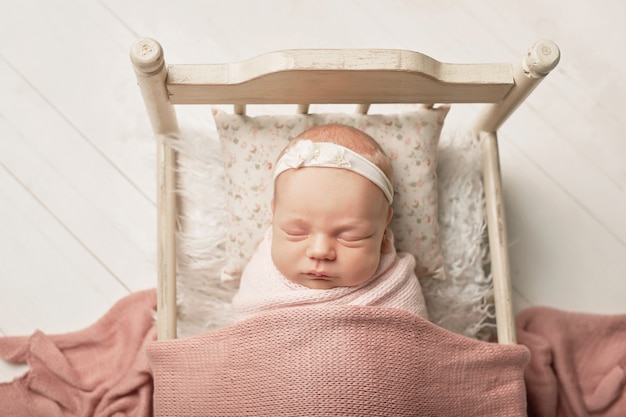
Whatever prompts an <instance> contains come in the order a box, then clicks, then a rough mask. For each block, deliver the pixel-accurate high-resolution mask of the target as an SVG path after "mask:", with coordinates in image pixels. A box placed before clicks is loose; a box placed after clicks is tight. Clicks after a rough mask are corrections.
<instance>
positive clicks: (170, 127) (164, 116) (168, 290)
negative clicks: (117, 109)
mask: <svg viewBox="0 0 626 417" xmlns="http://www.w3.org/2000/svg"><path fill="white" fill-rule="evenodd" d="M130 57H131V61H132V63H133V68H134V70H135V75H136V76H137V83H138V85H139V89H140V90H141V95H142V96H143V99H144V104H145V106H146V109H147V111H148V115H149V117H150V123H151V124H152V130H153V131H154V133H155V134H157V135H168V134H173V133H176V132H177V131H178V121H177V119H176V112H175V110H174V106H172V104H171V103H170V101H169V94H168V92H167V86H166V79H167V69H166V67H165V60H164V57H163V49H162V48H161V45H159V43H158V42H157V41H155V40H153V39H149V38H143V39H139V40H137V41H136V42H135V43H134V44H133V45H132V47H131V51H130ZM175 168H176V153H175V151H174V150H173V149H172V148H171V147H170V146H169V145H167V144H166V143H165V142H164V141H163V140H162V138H159V140H158V143H157V205H158V208H157V222H158V224H157V234H158V237H157V242H158V243H157V245H158V246H157V258H158V283H157V316H158V317H157V332H158V338H159V339H174V338H176V216H177V210H176V194H175V189H176V176H175Z"/></svg>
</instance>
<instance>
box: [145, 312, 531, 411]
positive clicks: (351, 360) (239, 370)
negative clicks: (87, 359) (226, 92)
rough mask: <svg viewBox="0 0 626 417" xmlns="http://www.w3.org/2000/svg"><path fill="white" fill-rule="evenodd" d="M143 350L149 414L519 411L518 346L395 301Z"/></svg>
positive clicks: (296, 316)
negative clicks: (469, 333) (150, 377)
mask: <svg viewBox="0 0 626 417" xmlns="http://www.w3.org/2000/svg"><path fill="white" fill-rule="evenodd" d="M148 356H149V360H150V364H151V367H152V369H153V372H154V384H155V403H154V406H155V409H154V413H155V416H167V417H176V416H185V417H193V416H233V417H234V416H237V417H241V416H274V417H280V416H300V417H306V416H335V415H341V416H395V417H402V416H446V417H452V416H463V417H466V416H481V417H486V416H497V417H506V416H525V415H526V395H525V389H524V381H523V368H524V365H525V364H526V362H527V360H528V351H527V349H526V348H525V347H523V346H519V345H510V346H503V345H497V344H490V343H485V342H479V341H476V340H473V339H468V338H465V337H462V336H458V335H455V334H453V333H450V332H448V331H446V330H444V329H442V328H440V327H437V326H435V325H433V324H432V323H430V322H428V321H426V320H424V319H422V318H421V317H418V316H415V315H414V314H411V313H408V312H405V311H402V310H398V309H390V308H384V307H361V306H327V307H325V308H318V307H300V308H293V309H279V310H275V311H271V312H268V313H266V314H263V315H259V316H257V317H255V318H252V319H249V320H245V321H242V322H239V323H237V324H235V325H233V326H230V327H228V328H224V329H221V330H217V331H214V332H210V333H207V334H204V335H199V336H194V337H191V338H187V339H178V340H170V341H159V342H155V343H152V344H150V345H149V346H148Z"/></svg>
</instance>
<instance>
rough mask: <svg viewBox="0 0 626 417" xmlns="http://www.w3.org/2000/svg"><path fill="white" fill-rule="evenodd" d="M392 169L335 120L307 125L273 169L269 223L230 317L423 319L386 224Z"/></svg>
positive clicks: (409, 268)
mask: <svg viewBox="0 0 626 417" xmlns="http://www.w3.org/2000/svg"><path fill="white" fill-rule="evenodd" d="M392 181H393V170H392V166H391V161H390V159H389V158H388V157H387V155H385V153H384V151H383V150H382V148H381V147H380V145H379V144H378V143H377V142H376V141H375V140H374V139H373V138H372V137H370V136H369V135H367V134H366V133H364V132H362V131H360V130H358V129H355V128H352V127H348V126H344V125H337V124H333V125H322V126H317V127H313V128H311V129H309V130H307V131H305V132H303V133H302V134H300V135H299V136H298V137H297V138H295V139H294V140H293V141H291V142H290V143H289V145H287V147H286V148H285V149H284V150H283V151H282V153H281V155H280V157H279V159H278V161H277V163H276V166H275V168H274V197H273V200H272V203H271V204H272V224H271V227H270V228H269V229H268V230H267V232H266V234H265V237H264V239H263V241H262V242H261V244H260V245H259V247H258V249H257V251H256V253H255V254H254V255H253V257H252V259H251V260H250V262H249V263H248V264H247V265H246V268H245V269H244V271H243V274H242V277H241V282H240V287H239V291H238V293H237V294H236V295H235V297H234V298H233V307H234V310H235V314H236V318H237V320H243V319H246V318H249V317H253V316H256V315H258V314H260V313H263V312H265V311H270V310H273V309H277V308H290V307H298V306H308V305H319V306H324V305H337V304H343V305H359V306H379V307H380V306H384V307H392V308H400V309H403V310H406V311H409V312H411V313H413V314H416V315H418V316H421V317H424V318H427V313H426V306H425V303H424V298H423V295H422V291H421V288H420V285H419V281H418V280H417V277H416V275H415V272H414V269H415V258H414V257H413V256H412V255H410V254H408V253H396V251H395V248H394V242H393V235H392V233H391V230H390V229H389V228H388V225H389V221H390V220H391V217H392V215H393V209H392V208H391V203H392V202H393V193H394V191H393V185H392Z"/></svg>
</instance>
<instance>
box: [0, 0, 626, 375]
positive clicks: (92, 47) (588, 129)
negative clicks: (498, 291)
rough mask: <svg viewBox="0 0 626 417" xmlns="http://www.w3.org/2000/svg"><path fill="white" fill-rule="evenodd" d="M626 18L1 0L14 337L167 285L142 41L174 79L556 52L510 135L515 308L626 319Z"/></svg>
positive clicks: (332, 2)
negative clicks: (152, 44) (325, 58)
mask: <svg viewBox="0 0 626 417" xmlns="http://www.w3.org/2000/svg"><path fill="white" fill-rule="evenodd" d="M625 15H626V3H624V2H622V1H620V0H604V1H601V2H599V1H598V2H596V1H591V0H555V1H550V2H546V1H544V0H527V1H524V2H519V1H514V0H505V1H503V0H481V1H474V2H461V1H454V0H438V1H432V0H406V1H399V0H387V1H374V0H338V1H336V0H318V1H298V0H291V1H288V0H268V1H252V0H249V1H244V0H231V1H222V0H196V1H192V0H182V1H172V0H170V1H164V0H156V1H155V0H135V1H126V0H99V1H98V0H54V1H48V0H24V1H19V2H18V1H11V0H0V92H1V93H0V334H4V335H22V334H30V333H31V332H32V331H33V330H35V329H42V330H43V331H46V332H50V333H58V332H66V331H73V330H78V329H80V328H82V327H85V326H87V325H89V324H91V323H93V322H94V321H95V320H96V319H97V318H99V317H100V316H101V315H102V314H103V313H104V312H105V311H106V310H107V309H108V308H109V307H111V306H112V305H113V303H114V302H115V301H117V300H118V299H119V298H121V297H123V296H124V295H126V294H128V293H130V292H131V291H137V290H140V289H144V288H149V287H153V286H155V266H154V259H155V243H154V242H155V228H154V226H155V217H156V216H155V203H154V200H155V198H154V195H155V179H154V168H153V160H154V144H153V142H152V140H151V137H150V130H149V125H148V121H147V118H145V116H144V114H143V113H142V102H141V99H140V96H139V92H138V90H137V88H136V84H135V80H134V74H133V72H132V68H131V66H130V62H129V59H128V51H129V47H130V45H131V42H132V41H133V40H134V39H136V38H137V37H139V36H150V37H153V38H155V39H158V40H159V41H160V42H161V43H162V44H163V46H164V49H165V53H166V59H167V60H168V62H171V63H174V62H197V63H203V62H204V63H208V62H215V63H217V62H226V61H232V60H243V59H246V58H249V57H251V56H254V55H256V54H259V53H263V52H267V51H270V50H275V49H285V48H297V47H328V48H341V47H363V48H369V47H380V48H406V49H412V50H417V51H421V52H423V53H426V54H428V55H430V56H432V57H433V58H436V59H439V60H441V61H448V62H491V61H497V62H518V60H519V59H521V56H522V55H523V54H524V53H525V51H526V49H527V47H528V46H530V45H531V44H532V43H533V42H534V41H535V40H538V39H540V38H550V39H552V40H554V41H555V42H557V43H558V44H559V46H560V47H561V52H562V60H561V64H560V65H559V67H558V69H557V70H556V71H555V72H554V73H553V74H551V75H550V77H548V79H547V80H546V81H545V82H544V83H543V84H542V85H541V86H540V87H539V88H538V90H537V91H536V92H535V93H534V94H533V95H532V96H531V98H529V99H528V101H527V102H526V104H525V105H524V106H523V108H521V109H520V110H518V112H517V113H516V114H515V115H514V116H513V117H512V118H511V119H510V120H509V121H508V122H507V124H506V125H505V126H504V128H503V129H502V130H501V134H500V138H501V159H502V166H503V171H504V174H503V175H504V183H505V190H506V195H505V198H506V209H507V215H508V223H509V227H510V229H509V238H510V246H511V258H512V259H511V269H512V274H513V279H514V289H515V300H514V301H515V308H516V310H517V311H519V310H521V309H523V308H525V307H528V306H531V305H548V306H553V307H557V308H562V309H569V310H577V311H587V312H598V313H618V312H622V313H623V312H626V304H625V301H624V300H625V299H626V117H625V116H624V113H623V106H624V100H626V69H625V68H626V59H625V58H623V57H622V56H621V51H622V50H623V39H624V38H625V37H626V28H625V27H624V25H623V24H622V23H623V22H622V20H623V16H625ZM472 112H473V109H466V108H461V107H459V108H455V109H453V111H452V113H451V115H450V116H449V122H450V123H453V122H458V123H461V122H462V120H463V119H464V117H467V116H468V115H470V114H472ZM199 116H207V118H208V117H209V113H208V111H206V109H204V108H203V109H197V108H196V109H193V110H190V111H184V112H183V113H182V118H184V117H190V118H194V120H196V121H197V120H198V117H199ZM208 120H209V119H207V121H206V122H203V123H207V124H209V123H210V121H208ZM15 373H16V369H14V368H11V367H7V366H6V365H2V366H1V367H0V377H1V378H3V379H7V378H9V377H10V376H11V375H13V374H15Z"/></svg>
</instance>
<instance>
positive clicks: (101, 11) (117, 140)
mask: <svg viewBox="0 0 626 417" xmlns="http://www.w3.org/2000/svg"><path fill="white" fill-rule="evenodd" d="M69 16H71V18H69ZM17 22H19V24H18V23H17ZM0 38H1V39H2V40H3V41H2V57H3V58H4V60H5V61H6V62H7V64H8V65H10V66H11V67H12V68H14V69H15V70H16V71H18V72H19V73H20V75H21V76H22V77H23V78H24V79H26V80H28V83H29V84H30V85H31V86H32V88H33V89H35V90H36V91H38V92H39V94H40V95H41V96H42V97H43V98H44V99H45V100H46V101H48V102H49V103H51V105H52V106H54V107H55V108H56V109H57V111H58V113H59V115H60V116H61V117H63V118H65V119H66V120H68V122H69V123H70V124H71V125H72V126H73V127H74V129H75V130H76V131H77V132H79V133H80V134H81V135H82V136H83V137H84V140H86V141H88V142H89V143H90V144H91V145H92V146H93V147H94V148H95V149H97V150H98V152H101V153H102V154H103V155H104V156H105V157H106V158H107V159H109V161H111V164H112V165H113V166H114V167H115V168H116V169H117V170H119V172H120V173H122V174H123V175H124V176H125V177H127V179H128V180H129V181H130V182H131V183H132V184H133V186H134V187H135V188H136V192H138V193H140V194H143V195H144V197H145V198H147V199H148V200H150V201H154V200H155V197H154V196H155V195H156V194H155V193H156V192H155V189H156V185H155V180H154V172H153V171H154V169H153V161H154V159H155V156H154V155H155V145H154V143H153V138H152V134H151V132H150V130H149V125H148V122H147V120H145V119H144V118H142V117H136V116H143V113H142V111H143V107H142V103H141V98H140V96H139V94H138V90H137V86H136V81H135V78H134V75H133V72H132V67H131V64H130V60H129V48H130V44H131V42H132V40H133V39H134V38H135V36H134V34H133V33H131V32H130V31H129V30H128V28H127V27H125V26H123V24H122V23H121V22H120V21H119V20H118V19H116V18H115V16H112V15H111V13H109V12H108V11H107V10H106V9H105V8H104V7H103V6H102V5H101V4H100V3H99V2H97V1H84V2H75V1H71V0H59V1H55V2H43V1H29V2H12V3H11V4H9V5H5V7H3V11H2V13H1V14H0ZM42 40H46V41H45V42H42ZM20 114H21V116H22V118H23V119H26V120H27V121H26V120H24V122H25V123H26V122H28V123H30V122H31V121H32V114H29V113H28V112H22V113H20ZM14 117H17V116H14Z"/></svg>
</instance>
